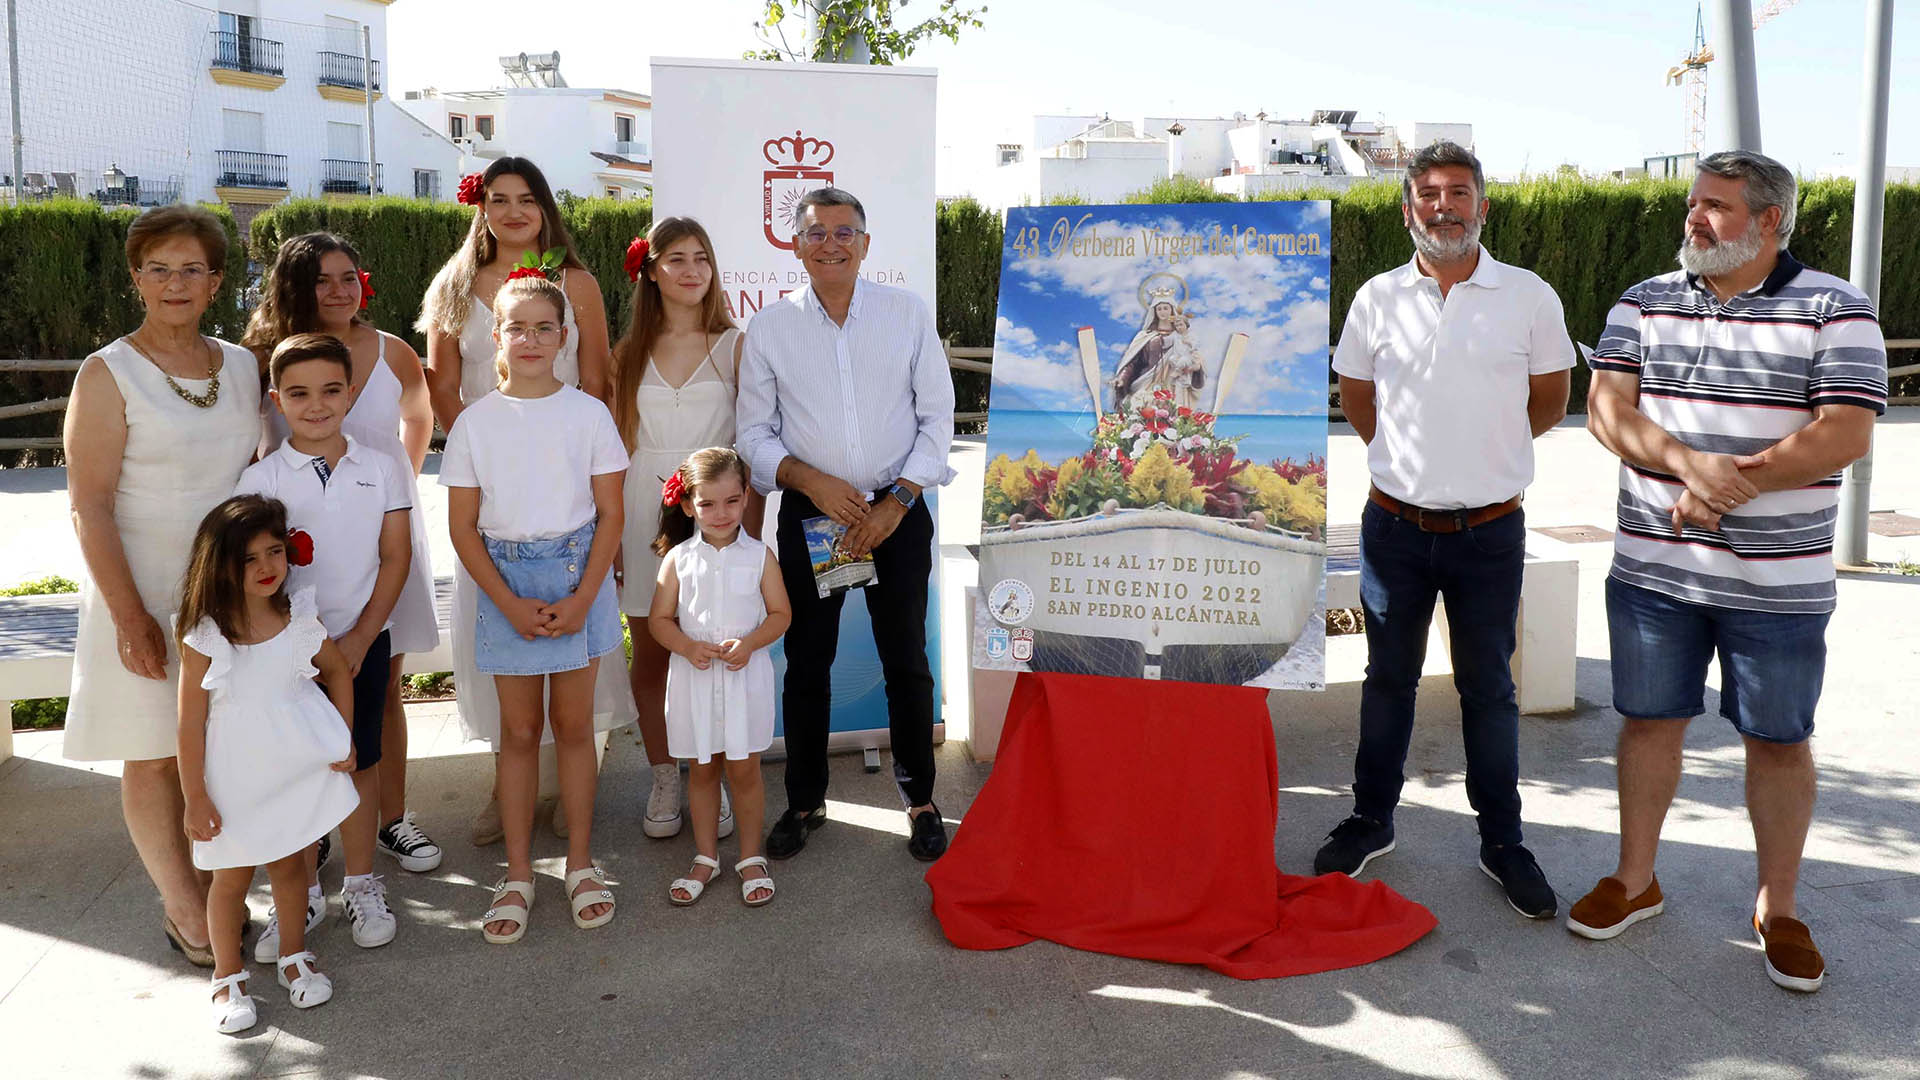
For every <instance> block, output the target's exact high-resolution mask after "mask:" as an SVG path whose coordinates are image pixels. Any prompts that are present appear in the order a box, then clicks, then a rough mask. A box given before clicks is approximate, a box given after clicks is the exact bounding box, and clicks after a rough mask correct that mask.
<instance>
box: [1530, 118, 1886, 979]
mask: <svg viewBox="0 0 1920 1080" xmlns="http://www.w3.org/2000/svg"><path fill="white" fill-rule="evenodd" d="M1796 194H1797V193H1796V189H1795V183H1794V178H1793V174H1792V173H1791V172H1789V171H1788V170H1787V169H1786V167H1785V166H1783V165H1781V164H1780V163H1779V162H1777V161H1774V160H1773V159H1771V158H1767V157H1763V156H1761V155H1760V154H1756V153H1749V152H1746V151H1728V152H1723V153H1717V154H1713V155H1710V156H1708V157H1706V158H1704V159H1702V160H1701V162H1700V166H1699V173H1698V175H1697V176H1696V177H1695V179H1694V183H1693V189H1692V190H1691V191H1690V192H1689V193H1688V195H1687V218H1686V232H1685V235H1684V236H1683V238H1682V242H1681V245H1680V251H1679V261H1680V265H1681V267H1682V269H1681V270H1680V271H1679V272H1675V273H1671V274H1663V275H1661V276H1660V277H1656V278H1652V279H1649V280H1647V281H1643V282H1641V283H1640V284H1638V285H1635V286H1634V287H1633V288H1631V289H1628V290H1627V293H1626V295H1625V296H1624V297H1622V298H1621V300H1620V303H1619V304H1617V305H1615V307H1614V309H1613V311H1612V313H1611V314H1610V315H1608V317H1607V327H1606V330H1605V331H1604V332H1603V333H1602V335H1601V338H1600V347H1599V349H1597V350H1596V351H1595V352H1594V354H1593V386H1592V389H1591V391H1590V393H1589V395H1588V401H1587V407H1588V410H1589V411H1588V428H1589V429H1590V430H1591V431H1592V432H1593V434H1594V437H1595V438H1597V439H1599V440H1600V442H1601V443H1602V444H1604V445H1605V446H1606V447H1607V449H1609V450H1611V451H1613V452H1614V453H1615V454H1617V455H1619V457H1620V463H1621V464H1620V501H1619V532H1618V536H1617V537H1616V539H1615V541H1614V556H1613V572H1612V574H1611V575H1610V576H1609V577H1608V579H1607V622H1608V626H1609V628H1610V637H1611V640H1612V648H1613V700H1614V708H1616V709H1618V710H1619V712H1620V714H1621V716H1622V717H1623V718H1624V722H1623V723H1622V725H1621V730H1620V751H1619V766H1618V767H1619V784H1620V859H1619V864H1618V866H1617V868H1616V869H1615V870H1614V872H1613V874H1612V875H1611V876H1609V877H1605V878H1602V879H1601V880H1600V883H1599V885H1597V886H1595V888H1594V890H1593V891H1592V892H1591V893H1589V894H1587V896H1586V897H1585V898H1583V899H1582V900H1581V901H1580V902H1579V903H1577V904H1575V905H1574V906H1573V908H1572V910H1571V911H1570V912H1569V913H1568V916H1567V928H1568V929H1569V930H1572V931H1573V932H1574V933H1576V934H1580V935H1582V936H1584V937H1589V938H1595V939H1605V938H1611V937H1614V936H1615V935H1617V934H1619V933H1620V932H1621V931H1623V930H1625V929H1626V928H1627V927H1628V926H1631V925H1633V924H1634V923H1636V922H1638V921H1640V920H1642V919H1645V918H1649V917H1651V916H1653V915H1657V914H1659V913H1660V911H1661V910H1662V907H1663V902H1662V898H1661V893H1660V884H1659V882H1658V881H1657V880H1656V879H1655V877H1654V872H1653V863H1654V850H1655V848H1656V846H1657V845H1658V844H1659V840H1660V825H1661V822H1662V821H1663V820H1664V818H1665V817H1666V813H1667V807H1668V805H1669V804H1671V803H1672V801H1673V795H1674V791H1675V790H1676V789H1677V788H1678V786H1679V783H1680V750H1681V745H1682V742H1683V740H1684V738H1685V736H1686V727H1687V722H1688V721H1689V720H1691V719H1692V718H1693V717H1695V716H1698V715H1700V714H1701V713H1702V712H1704V711H1706V710H1705V693H1704V685H1705V682H1706V673H1707V664H1708V661H1710V660H1711V659H1712V658H1713V654H1714V653H1715V651H1716V650H1717V651H1718V652H1719V654H1720V667H1721V684H1720V712H1721V715H1723V716H1725V717H1726V718H1727V719H1728V720H1731V721H1732V722H1733V725H1734V727H1735V728H1736V729H1737V730H1738V731H1739V732H1740V735H1741V738H1742V740H1743V741H1744V742H1745V744H1746V758H1747V813H1748V816H1749V817H1750V818H1751V819H1752V821H1753V834H1754V849H1755V853H1756V855H1757V860H1758V863H1759V875H1758V876H1759V890H1758V895H1757V897H1756V900H1755V904H1754V913H1753V927H1752V929H1753V932H1754V934H1755V936H1756V937H1758V938H1759V939H1760V942H1761V944H1762V945H1763V946H1764V947H1765V950H1766V961H1767V974H1768V976H1769V977H1770V978H1772V979H1773V981H1774V982H1775V983H1777V984H1779V985H1780V986H1783V987H1786V988H1787V989H1790V990H1805V991H1812V990H1817V989H1819V988H1820V983H1821V981H1822V979H1823V978H1824V977H1825V971H1826V965H1825V961H1824V960H1822V958H1821V956H1820V952H1819V950H1818V949H1817V948H1815V946H1814V944H1813V938H1812V935H1811V934H1810V933H1809V932H1808V930H1807V927H1806V925H1805V924H1804V923H1801V922H1799V921H1798V920H1797V919H1796V918H1795V917H1794V914H1795V911H1794V886H1795V884H1796V882H1797V880H1798V877H1799V872H1800V854H1801V849H1802V847H1803V846H1804V845H1805V842H1806V837H1807V828H1808V826H1809V825H1810V824H1811V822H1812V820H1813V796H1814V767H1813V754H1812V752H1811V750H1810V749H1809V747H1808V745H1807V737H1808V736H1809V735H1811V734H1812V732H1813V714H1814V706H1815V705H1816V704H1817V702H1818V701H1819V698H1820V684H1821V679H1822V677H1823V675H1824V673H1825V667H1826V628H1827V620H1828V619H1829V618H1830V617H1831V616H1832V613H1833V608H1834V569H1833V555H1832V549H1833V523H1834V518H1835V516H1836V503H1837V489H1838V488H1839V486H1840V477H1839V472H1840V470H1841V469H1843V468H1845V467H1846V466H1847V465H1848V464H1849V463H1851V462H1852V461H1854V460H1855V459H1857V458H1859V457H1861V456H1862V455H1864V454H1865V453H1866V452H1867V450H1868V448H1869V447H1870V446H1871V445H1872V438H1873V422H1874V417H1875V416H1877V415H1878V414H1880V413H1882V412H1884V411H1886V401H1887V356H1886V347H1885V343H1884V342H1883V341H1882V339H1881V336H1880V327H1879V323H1878V321H1877V320H1876V319H1875V317H1874V311H1873V304H1872V302H1871V301H1869V300H1868V299H1867V298H1866V296H1865V295H1863V294H1862V293H1861V292H1860V290H1858V289H1856V288H1854V287H1853V286H1852V285H1850V284H1848V283H1847V282H1846V281H1843V280H1841V279H1840V278H1837V277H1834V276H1833V275H1831V274H1823V273H1821V272H1820V271H1818V270H1813V269H1811V268H1809V267H1806V266H1803V265H1801V264H1800V262H1798V261H1797V260H1795V259H1794V257H1793V256H1792V255H1791V254H1789V253H1788V252H1787V239H1788V237H1789V236H1791V235H1792V234H1793V219H1794V207H1795V197H1796Z"/></svg>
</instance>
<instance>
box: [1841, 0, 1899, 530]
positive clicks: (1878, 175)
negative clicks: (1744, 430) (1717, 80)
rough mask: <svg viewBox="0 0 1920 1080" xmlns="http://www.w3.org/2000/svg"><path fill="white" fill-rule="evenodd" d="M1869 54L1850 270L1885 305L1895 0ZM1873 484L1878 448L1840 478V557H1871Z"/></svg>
mask: <svg viewBox="0 0 1920 1080" xmlns="http://www.w3.org/2000/svg"><path fill="white" fill-rule="evenodd" d="M1866 52H1867V55H1866V67H1865V70H1864V71H1863V73H1862V78H1861V106H1862V108H1861V110H1860V113H1861V115H1860V175H1859V178H1858V179H1856V180H1855V181H1854V184H1853V268H1852V272H1851V273H1850V274H1849V275H1848V276H1849V277H1850V278H1851V279H1852V281H1853V283H1854V284H1855V285H1857V286H1859V287H1860V291H1861V292H1864V293H1866V294H1867V299H1869V300H1871V301H1873V306H1874V309H1875V310H1876V311H1877V310H1879V307H1880V232H1881V221H1882V216H1883V212H1884V209H1885V203H1886V188H1887V88H1888V72H1889V70H1890V69H1891V67H1892V62H1893V0H1867V50H1866ZM1872 489H1873V451H1872V450H1871V449H1869V450H1868V451H1867V455H1866V456H1865V457H1863V458H1861V459H1860V460H1859V461H1856V462H1854V463H1853V464H1852V465H1849V466H1847V471H1846V475H1845V476H1844V477H1842V478H1841V481H1840V517H1839V520H1838V521H1837V522H1836V523H1835V528H1834V536H1833V557H1834V561H1835V562H1838V563H1840V564H1842V565H1846V566H1859V565H1861V564H1863V563H1865V562H1866V561H1867V510H1868V497H1869V495H1870V494H1871V492H1872Z"/></svg>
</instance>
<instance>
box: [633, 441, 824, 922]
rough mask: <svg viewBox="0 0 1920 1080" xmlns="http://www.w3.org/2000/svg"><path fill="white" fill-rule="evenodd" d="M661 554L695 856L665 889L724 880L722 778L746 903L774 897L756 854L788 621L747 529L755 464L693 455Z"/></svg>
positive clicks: (675, 891) (766, 559) (679, 751)
mask: <svg viewBox="0 0 1920 1080" xmlns="http://www.w3.org/2000/svg"><path fill="white" fill-rule="evenodd" d="M660 501H661V504H662V505H661V511H660V534H659V536H658V537H657V538H656V539H655V540H654V550H655V552H656V553H658V554H659V555H661V556H662V559H661V562H660V571H659V576H658V577H657V578H656V579H655V586H654V592H653V607H652V610H651V611H650V612H649V613H648V616H647V628H648V629H649V630H651V631H652V632H653V638H654V640H655V641H658V642H659V643H660V645H661V646H662V647H663V648H665V649H666V650H667V651H668V652H670V653H672V654H673V655H672V657H671V658H670V659H669V660H668V662H667V749H668V750H669V751H670V752H671V753H672V754H673V756H674V757H676V758H685V759H691V764H690V765H689V767H688V770H687V771H688V783H687V808H688V810H689V811H690V813H689V816H690V817H691V818H692V822H693V840H694V846H695V847H696V848H697V849H698V853H697V854H695V855H694V857H693V869H692V870H691V871H689V872H688V875H687V876H686V877H683V878H677V879H675V880H674V882H673V884H672V885H671V886H669V887H668V890H667V898H668V899H669V900H671V901H672V902H673V903H675V904H678V905H681V906H683V907H684V906H686V905H688V904H691V903H693V902H694V901H696V900H698V899H700V894H701V893H702V892H704V891H705V890H706V887H707V883H708V882H710V881H712V880H713V879H714V877H715V876H717V875H718V874H719V873H720V860H719V845H720V835H719V834H720V774H721V771H722V768H723V763H724V769H725V772H726V776H727V785H728V786H729V787H730V788H732V789H733V813H734V818H735V820H736V821H737V822H738V823H739V828H738V829H737V831H736V832H737V835H738V836H739V837H740V855H741V858H740V861H739V862H737V863H735V864H734V866H733V869H734V872H735V873H737V874H739V875H740V898H741V899H742V900H744V901H745V902H746V903H747V904H748V905H749V906H754V907H758V906H759V905H761V904H765V903H767V902H768V901H770V900H772V899H773V878H772V877H770V876H768V874H767V860H766V858H765V857H764V856H762V855H761V854H760V843H761V837H760V825H761V821H762V819H763V818H764V817H765V814H766V802H767V793H766V786H765V784H764V783H762V781H761V778H760V753H761V751H763V750H765V749H766V748H767V747H768V746H769V745H771V744H772V742H773V661H772V660H771V659H769V658H768V656H767V653H766V647H767V646H769V645H771V644H773V643H774V642H775V641H778V640H779V639H780V635H781V634H782V633H784V632H786V629H787V624H788V623H789V622H791V621H792V607H791V606H790V605H789V604H788V603H787V590H786V586H785V584H784V583H783V582H782V580H781V577H780V564H779V563H778V562H776V561H775V560H774V557H773V553H772V552H770V551H768V550H767V546H766V545H765V544H762V543H761V542H760V541H758V540H755V539H754V538H753V537H751V536H748V535H747V534H746V533H745V532H743V531H741V529H740V519H741V517H742V516H743V515H744V514H745V512H746V507H747V464H746V462H744V461H742V460H741V459H740V456H739V455H738V454H736V453H734V452H733V451H732V450H728V449H725V448H723V447H709V448H708V449H705V450H700V451H696V452H695V453H694V454H693V456H691V457H689V458H688V459H687V460H686V461H685V462H684V463H683V464H682V465H681V466H680V467H679V468H678V469H677V470H675V471H674V473H673V475H671V476H669V477H668V478H667V482H666V486H665V488H664V489H663V490H662V491H661V499H660Z"/></svg>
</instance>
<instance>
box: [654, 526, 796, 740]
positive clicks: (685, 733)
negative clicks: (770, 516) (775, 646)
mask: <svg viewBox="0 0 1920 1080" xmlns="http://www.w3.org/2000/svg"><path fill="white" fill-rule="evenodd" d="M667 561H669V562H670V563H671V564H672V565H673V569H674V575H675V577H676V578H678V579H679V583H680V607H679V609H678V612H677V617H678V619H679V622H680V631H681V632H682V633H684V634H686V635H687V636H688V637H690V638H692V639H693V640H695V641H704V642H708V643H710V644H719V643H720V642H722V641H729V640H732V639H734V638H740V637H745V636H746V635H748V634H750V633H752V632H753V631H754V630H756V629H758V628H759V626H760V624H761V623H763V622H766V621H767V603H766V600H765V598H764V597H762V596H761V594H760V579H761V576H762V575H763V574H764V573H765V572H766V562H767V546H766V545H765V544H762V543H761V542H760V541H758V540H755V539H754V538H753V537H751V536H748V535H747V534H746V532H745V531H741V532H738V533H735V534H734V540H733V543H731V544H728V545H727V546H726V547H723V548H716V547H714V546H713V545H712V544H709V543H707V541H706V539H705V538H704V537H702V536H701V535H700V534H699V533H695V534H694V535H693V537H692V538H690V539H688V540H686V541H685V542H683V543H681V544H679V545H677V546H676V547H674V548H673V550H671V551H669V552H667ZM772 743H773V660H772V658H770V657H769V656H768V655H767V650H766V649H755V650H754V652H753V656H752V657H750V658H749V659H748V660H747V666H746V667H743V668H741V669H740V670H739V671H731V670H728V668H727V665H726V664H725V663H724V662H723V661H720V660H715V661H713V662H712V663H710V664H708V665H707V668H706V670H705V671H702V670H701V669H699V668H697V667H694V666H693V662H692V661H690V660H688V659H687V658H686V657H684V656H681V655H680V654H678V653H675V654H674V655H673V656H672V657H671V658H669V659H668V661H667V751H668V752H669V753H671V754H672V755H673V756H674V757H676V758H682V759H691V760H694V761H698V762H701V763H702V764H704V763H706V762H707V761H710V760H712V759H713V758H714V757H726V758H731V759H733V760H735V761H739V760H740V759H742V758H744V757H746V756H747V755H748V754H757V753H760V752H761V751H763V750H765V749H766V748H767V747H768V746H770V745H771V744H772Z"/></svg>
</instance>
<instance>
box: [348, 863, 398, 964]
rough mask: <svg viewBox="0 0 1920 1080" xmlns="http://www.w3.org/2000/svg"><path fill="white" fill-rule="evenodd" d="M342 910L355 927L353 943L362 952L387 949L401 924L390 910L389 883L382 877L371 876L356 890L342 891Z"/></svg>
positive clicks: (351, 888)
mask: <svg viewBox="0 0 1920 1080" xmlns="http://www.w3.org/2000/svg"><path fill="white" fill-rule="evenodd" d="M340 906H341V907H342V908H345V909H346V912H347V921H348V922H350V923H352V924H353V943H354V944H355V945H358V946H360V947H361V948H363V949H377V948H379V947H380V946H382V945H385V944H386V943H387V942H389V941H392V940H393V935H394V931H396V930H397V929H399V926H400V923H399V920H397V919H395V918H394V917H393V911H392V910H391V909H389V908H388V907H387V883H386V882H385V881H382V880H381V879H380V875H379V874H368V875H367V879H366V881H365V882H363V883H360V884H359V886H358V887H357V888H356V887H355V886H354V885H348V886H347V887H346V888H344V889H342V890H340Z"/></svg>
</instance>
